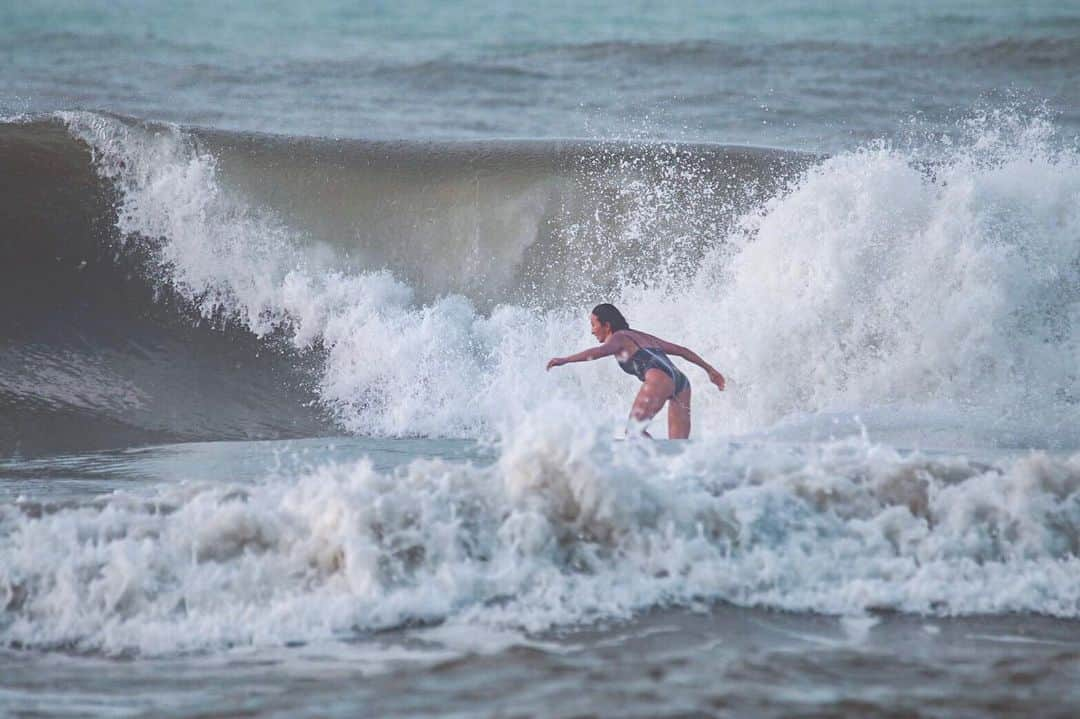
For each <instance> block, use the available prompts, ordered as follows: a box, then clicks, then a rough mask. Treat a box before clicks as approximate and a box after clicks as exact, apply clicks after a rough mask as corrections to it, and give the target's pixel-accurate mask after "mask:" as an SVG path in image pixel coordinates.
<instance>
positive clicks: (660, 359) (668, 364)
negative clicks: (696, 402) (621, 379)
mask: <svg viewBox="0 0 1080 719" xmlns="http://www.w3.org/2000/svg"><path fill="white" fill-rule="evenodd" d="M630 340H631V341H632V342H633V343H634V344H636V345H637V346H638V351H637V352H635V353H634V355H633V356H632V357H631V358H630V359H628V360H626V361H625V362H623V361H621V360H619V358H618V357H616V358H615V361H616V362H618V363H619V367H621V368H622V371H623V372H626V373H627V374H632V375H634V376H635V377H637V378H638V379H639V380H641V381H642V382H644V381H645V373H646V372H648V371H649V370H651V369H658V370H660V371H661V372H663V373H664V374H666V375H667V376H668V377H670V378H671V379H672V381H674V382H675V391H674V392H672V393H671V396H672V397H675V396H677V395H678V394H679V393H680V392H682V391H683V390H684V389H686V388H687V387H689V386H690V380H688V379H687V378H686V375H684V374H683V373H682V372H680V371H679V370H678V368H677V367H676V366H675V364H674V363H673V362H672V361H671V359H669V358H668V356H667V354H665V353H664V352H663V351H661V350H658V349H655V348H648V347H642V346H641V344H640V343H639V342H638V341H637V340H635V339H634V338H633V337H631V338H630Z"/></svg>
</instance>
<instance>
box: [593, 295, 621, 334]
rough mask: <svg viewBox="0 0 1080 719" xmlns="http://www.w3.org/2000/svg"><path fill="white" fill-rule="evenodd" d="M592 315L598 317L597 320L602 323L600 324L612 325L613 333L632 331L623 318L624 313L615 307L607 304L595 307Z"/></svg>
mask: <svg viewBox="0 0 1080 719" xmlns="http://www.w3.org/2000/svg"><path fill="white" fill-rule="evenodd" d="M592 313H593V314H594V315H596V319H598V320H599V321H600V324H602V325H611V331H612V332H617V331H619V330H628V329H630V323H629V322H627V321H626V318H625V317H623V316H622V312H619V310H617V309H616V308H615V305H609V304H608V303H607V302H605V303H604V304H602V305H597V306H596V307H593V311H592Z"/></svg>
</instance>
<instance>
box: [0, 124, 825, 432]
mask: <svg viewBox="0 0 1080 719" xmlns="http://www.w3.org/2000/svg"><path fill="white" fill-rule="evenodd" d="M0 133H2V137H3V145H2V147H3V152H4V155H3V156H2V158H0V164H2V165H3V167H4V168H5V173H4V176H5V178H6V179H7V180H8V182H7V183H5V188H4V190H5V192H4V197H5V206H6V208H7V210H8V212H9V213H10V214H11V216H12V219H13V221H14V225H13V226H14V230H13V232H12V233H11V234H10V235H9V238H10V239H9V241H7V242H6V243H5V247H4V252H5V259H6V260H7V261H6V262H5V263H4V267H5V275H6V276H5V278H4V279H5V282H4V291H5V292H6V298H7V299H8V302H7V303H5V304H6V306H7V307H9V308H18V310H17V311H9V312H8V313H7V314H6V315H5V316H4V318H3V320H2V321H3V323H4V324H3V337H4V340H5V342H6V343H7V346H8V348H9V349H8V351H6V352H5V353H4V359H3V365H2V366H0V407H2V408H3V414H2V415H0V423H2V424H0V427H2V428H3V433H2V437H3V440H2V445H0V446H2V448H3V449H5V450H6V451H12V450H16V449H17V450H19V451H24V452H32V451H36V450H37V449H38V448H41V449H48V448H79V447H93V446H116V445H123V444H130V443H135V442H146V441H168V440H176V439H229V438H266V437H283V436H298V435H312V434H319V433H328V432H332V431H335V427H338V429H337V431H340V426H341V425H344V427H345V428H346V429H349V430H352V431H359V432H367V433H375V434H421V435H447V434H450V435H455V434H463V433H476V432H477V431H478V430H480V429H481V428H482V427H483V426H485V423H486V420H487V419H489V418H487V417H484V416H461V414H460V411H459V410H458V409H454V408H452V405H454V404H457V403H461V402H462V400H464V398H465V395H464V394H461V395H460V396H458V395H455V394H453V393H451V394H444V395H442V396H440V395H439V393H436V395H435V397H434V400H435V406H436V408H440V407H441V408H443V409H444V410H445V411H444V412H442V413H439V412H437V413H436V415H437V416H435V417H434V418H432V419H430V420H429V421H425V422H422V423H418V422H416V421H415V419H416V416H417V415H419V414H426V413H427V411H428V410H427V409H426V408H425V407H424V406H423V405H424V404H427V403H428V400H429V399H432V398H431V397H430V396H429V394H430V393H429V388H430V387H432V386H445V385H447V384H453V385H459V384H462V383H461V382H458V381H452V382H450V383H447V377H446V373H449V372H453V368H454V365H455V364H459V365H461V366H462V369H463V370H464V371H465V372H466V373H472V374H474V375H478V374H482V373H483V372H484V371H485V368H487V367H490V366H492V364H493V363H495V362H496V358H494V357H492V356H490V354H489V352H490V350H491V348H490V347H477V346H476V342H477V339H478V337H477V335H476V333H477V332H478V331H479V330H478V329H477V327H476V326H477V325H480V324H482V323H484V322H489V321H490V320H488V319H486V318H484V317H483V316H482V315H481V314H480V311H490V310H491V309H492V308H493V307H495V306H497V305H507V304H511V303H516V304H517V305H521V304H526V303H532V304H534V305H542V306H547V307H565V306H566V305H567V304H568V303H569V302H570V301H571V298H574V297H584V296H589V295H592V294H594V293H595V291H596V289H597V288H606V289H607V291H610V290H611V289H612V288H614V287H615V286H617V285H618V284H619V283H621V282H645V281H654V280H651V279H649V278H650V276H653V275H655V273H653V272H652V270H651V268H652V267H653V266H654V265H657V264H660V265H662V266H663V268H664V271H663V273H662V274H660V275H659V278H660V280H664V279H665V278H666V277H667V276H668V275H669V274H670V273H673V272H676V271H679V272H682V273H684V274H687V275H688V274H689V273H690V272H691V271H692V268H693V267H694V266H695V264H696V263H697V262H698V261H699V260H700V258H701V257H702V256H703V254H704V252H705V251H706V250H707V247H708V244H709V241H710V238H712V237H714V236H716V234H717V232H719V231H720V230H718V228H720V227H726V226H731V225H732V224H733V223H734V222H735V220H736V219H737V217H738V216H739V215H740V214H741V212H742V211H744V208H745V207H746V206H748V204H749V203H751V202H754V201H760V199H761V198H762V197H764V196H767V195H768V194H769V193H771V192H772V191H773V189H774V188H775V187H776V185H777V183H778V182H780V181H782V178H784V177H786V176H788V175H790V174H791V173H792V172H794V171H795V170H794V168H797V167H799V166H802V165H803V164H805V162H806V158H805V157H802V156H798V155H788V154H783V153H778V152H772V151H765V150H743V149H724V148H716V147H674V146H673V147H651V148H637V149H635V148H630V147H619V146H615V145H604V144H598V143H573V142H554V143H529V142H518V143H497V142H492V143H475V144H469V143H457V144H442V145H436V144H425V143H365V142H331V141H319V140H308V139H288V138H274V137H266V136H253V135H237V134H227V133H220V132H212V131H181V130H180V129H178V128H176V127H172V126H161V125H146V124H143V123H139V122H136V121H132V120H126V119H122V118H115V117H106V116H101V115H93V114H67V115H62V116H60V117H59V118H58V119H57V120H53V121H31V122H24V123H14V124H8V125H4V126H2V128H0ZM463 322H464V323H465V324H464V325H463V324H462V323H463ZM405 368H409V369H407V370H406V375H404V376H400V375H397V374H396V373H397V372H398V371H400V370H403V369H405ZM463 391H464V390H463ZM320 400H322V402H320ZM466 404H467V403H466ZM334 421H336V422H337V424H336V425H335V424H334Z"/></svg>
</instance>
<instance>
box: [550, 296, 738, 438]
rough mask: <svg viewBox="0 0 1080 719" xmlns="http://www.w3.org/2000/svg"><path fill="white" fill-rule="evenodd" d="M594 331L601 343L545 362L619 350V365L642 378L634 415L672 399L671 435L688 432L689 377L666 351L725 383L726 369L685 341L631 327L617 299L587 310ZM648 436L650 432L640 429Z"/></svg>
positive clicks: (643, 416) (644, 417)
mask: <svg viewBox="0 0 1080 719" xmlns="http://www.w3.org/2000/svg"><path fill="white" fill-rule="evenodd" d="M589 322H590V323H591V324H592V334H593V337H595V338H596V339H597V341H598V342H600V346H599V347H594V348H592V349H587V350H584V351H582V352H578V353H577V354H573V355H570V356H569V357H553V358H552V359H551V360H549V361H548V363H547V368H548V369H551V368H552V367H559V366H561V365H564V364H569V363H570V362H584V361H586V360H594V359H600V358H601V357H607V356H608V355H615V359H616V361H618V363H619V367H621V368H622V369H623V371H624V372H627V373H628V374H632V375H635V376H636V377H637V378H638V379H640V380H641V382H642V385H641V389H640V390H639V391H638V394H637V398H636V399H634V406H633V407H632V408H631V410H630V417H631V419H633V420H634V421H636V422H639V423H641V424H644V423H645V422H648V421H649V420H651V419H652V418H653V417H655V416H656V413H657V412H659V411H660V410H661V408H663V406H664V403H665V402H667V401H668V400H669V399H670V400H671V402H670V403H669V404H668V437H670V438H671V439H686V438H687V437H689V436H690V380H688V379H687V378H686V375H684V374H683V373H682V372H680V371H679V369H678V368H677V367H675V365H674V363H672V361H671V359H669V358H668V355H674V356H675V357H682V358H683V359H686V360H689V361H690V362H693V363H694V364H696V365H697V366H698V367H700V368H701V369H703V370H705V371H706V372H707V373H708V374H709V380H710V381H711V382H712V383H713V384H715V385H716V386H717V388H718V389H720V390H721V391H723V389H724V375H722V374H720V373H719V372H717V371H716V370H715V369H714V368H713V367H712V365H710V364H709V363H708V362H706V361H705V360H703V359H701V358H700V357H698V356H697V355H696V354H695V353H694V352H692V351H691V350H688V349H687V348H685V347H680V346H679V345H674V344H671V343H670V342H665V341H664V340H662V339H660V338H659V337H655V336H653V335H650V334H646V333H645V332H640V331H638V330H632V329H630V325H629V324H627V322H626V318H625V317H623V316H622V313H621V312H619V310H617V309H615V307H614V305H609V304H606V303H605V304H602V305H597V306H596V307H594V308H593V311H592V314H591V315H590V316H589ZM642 434H644V435H645V436H646V437H648V436H649V433H648V432H645V431H642Z"/></svg>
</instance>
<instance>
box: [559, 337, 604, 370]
mask: <svg viewBox="0 0 1080 719" xmlns="http://www.w3.org/2000/svg"><path fill="white" fill-rule="evenodd" d="M613 339H614V338H610V339H608V341H607V342H604V343H603V344H602V345H600V346H599V347H590V348H589V349H587V350H582V351H581V352H578V353H577V354H572V355H570V356H569V357H552V358H551V359H549V360H548V363H547V368H548V369H551V368H552V367H561V366H562V365H564V364H570V363H571V362H588V361H589V360H596V359H600V358H601V357H610V356H611V355H613V354H615V353H616V352H618V351H619V350H621V349H622V342H620V341H618V340H614V341H613Z"/></svg>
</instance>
